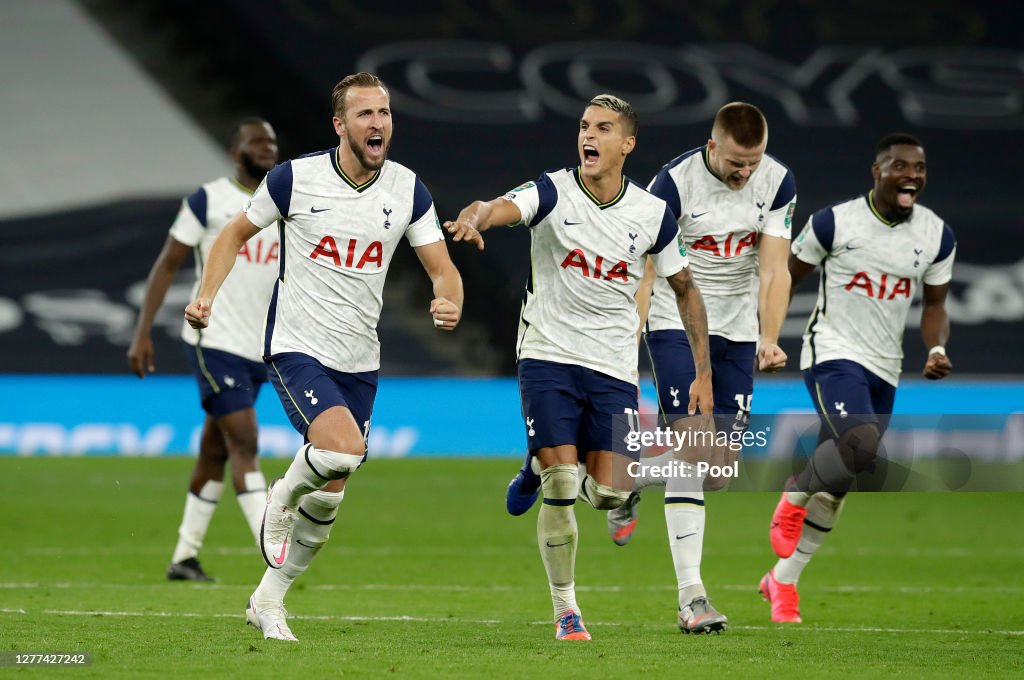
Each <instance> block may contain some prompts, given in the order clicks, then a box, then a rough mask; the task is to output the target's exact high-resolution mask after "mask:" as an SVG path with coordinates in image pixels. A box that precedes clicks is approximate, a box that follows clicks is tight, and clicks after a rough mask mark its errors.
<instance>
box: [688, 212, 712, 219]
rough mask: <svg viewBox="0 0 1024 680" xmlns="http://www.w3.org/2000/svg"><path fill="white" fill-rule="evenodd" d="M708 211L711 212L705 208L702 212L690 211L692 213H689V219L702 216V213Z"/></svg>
mask: <svg viewBox="0 0 1024 680" xmlns="http://www.w3.org/2000/svg"><path fill="white" fill-rule="evenodd" d="M709 212H711V211H710V210H705V211H704V212H702V213H697V212H692V213H690V219H692V220H695V219H697V218H698V217H703V216H704V215H707V214H708V213H709Z"/></svg>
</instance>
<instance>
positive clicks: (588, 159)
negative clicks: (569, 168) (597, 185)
mask: <svg viewBox="0 0 1024 680" xmlns="http://www.w3.org/2000/svg"><path fill="white" fill-rule="evenodd" d="M600 157H601V153H600V152H599V151H598V150H597V147H596V146H594V145H593V144H584V145H583V167H585V168H595V167H597V163H598V159H600Z"/></svg>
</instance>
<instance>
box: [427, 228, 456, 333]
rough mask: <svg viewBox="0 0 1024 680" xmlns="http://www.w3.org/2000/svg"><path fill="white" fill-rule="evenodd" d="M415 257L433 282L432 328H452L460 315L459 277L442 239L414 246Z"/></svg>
mask: <svg viewBox="0 0 1024 680" xmlns="http://www.w3.org/2000/svg"><path fill="white" fill-rule="evenodd" d="M416 256H417V257H419V258H420V264H422V265H423V270H424V271H426V272H427V276H429V277H430V281H431V282H432V283H433V284H434V299H433V300H431V301H430V314H431V316H432V317H434V327H435V328H437V329H439V330H442V331H453V330H455V327H456V326H457V325H459V319H461V318H462V301H463V293H462V277H461V276H460V275H459V270H458V269H456V268H455V265H454V264H453V263H452V260H451V258H450V257H449V256H448V247H447V246H446V245H445V242H444V241H435V242H434V243H430V244H427V245H425V246H420V247H418V248H416Z"/></svg>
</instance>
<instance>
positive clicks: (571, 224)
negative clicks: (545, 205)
mask: <svg viewBox="0 0 1024 680" xmlns="http://www.w3.org/2000/svg"><path fill="white" fill-rule="evenodd" d="M562 224H564V225H565V226H567V227H575V226H576V225H577V224H583V223H582V222H570V221H569V220H563V222H562Z"/></svg>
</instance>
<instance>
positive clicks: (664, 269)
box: [648, 206, 690, 276]
mask: <svg viewBox="0 0 1024 680" xmlns="http://www.w3.org/2000/svg"><path fill="white" fill-rule="evenodd" d="M648 252H649V253H650V255H651V258H652V259H653V260H654V269H655V271H656V272H657V273H658V276H672V275H673V274H678V273H679V272H680V271H682V270H683V269H686V268H687V267H689V266H690V259H689V258H688V257H687V255H686V244H684V243H683V235H682V233H681V232H680V231H679V224H678V223H677V222H676V218H675V216H674V215H673V214H672V211H671V209H669V207H668V206H665V214H664V215H663V216H662V218H661V229H659V231H658V238H657V240H655V242H654V245H653V246H651V249H650V250H649V251H648Z"/></svg>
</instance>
